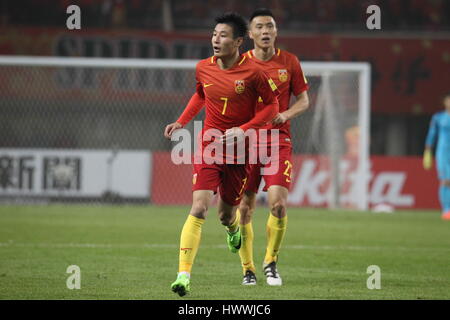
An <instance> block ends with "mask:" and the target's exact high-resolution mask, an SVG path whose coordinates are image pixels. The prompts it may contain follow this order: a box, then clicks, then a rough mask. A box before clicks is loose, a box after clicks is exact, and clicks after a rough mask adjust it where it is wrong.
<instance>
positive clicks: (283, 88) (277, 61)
mask: <svg viewBox="0 0 450 320" xmlns="http://www.w3.org/2000/svg"><path fill="white" fill-rule="evenodd" d="M246 56H247V57H248V58H250V60H252V61H253V62H254V63H255V64H257V65H258V66H259V67H260V68H261V69H263V70H264V71H265V72H266V73H267V74H268V75H269V76H270V77H271V78H272V79H273V81H274V82H275V84H276V86H277V87H278V90H279V92H280V94H279V96H278V102H279V112H280V113H281V112H284V111H286V110H287V109H288V108H289V102H290V99H291V94H293V95H294V96H298V95H299V94H300V93H302V92H304V91H306V90H308V88H309V86H308V81H307V80H306V77H305V75H304V74H303V71H302V68H301V66H300V61H299V60H298V58H297V57H296V56H295V55H293V54H292V53H289V52H287V51H284V50H281V49H275V54H274V55H273V57H272V58H271V59H270V60H268V61H262V60H259V59H258V58H256V57H255V56H254V55H253V50H250V51H247V52H246ZM290 127H291V125H290V121H286V122H285V123H283V124H280V125H276V126H273V125H272V124H268V125H266V126H265V127H264V128H265V129H279V130H280V145H291V134H290Z"/></svg>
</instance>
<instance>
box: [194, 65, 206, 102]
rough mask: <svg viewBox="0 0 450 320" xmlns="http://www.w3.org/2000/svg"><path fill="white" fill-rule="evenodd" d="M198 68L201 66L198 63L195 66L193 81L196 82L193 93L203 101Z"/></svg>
mask: <svg viewBox="0 0 450 320" xmlns="http://www.w3.org/2000/svg"><path fill="white" fill-rule="evenodd" d="M200 68H201V65H200V63H198V64H197V66H196V67H195V81H196V83H195V91H196V92H197V94H198V95H199V96H200V98H202V99H204V98H205V92H204V91H203V84H202V82H201V79H200V72H199V70H200Z"/></svg>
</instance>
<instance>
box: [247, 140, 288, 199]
mask: <svg viewBox="0 0 450 320" xmlns="http://www.w3.org/2000/svg"><path fill="white" fill-rule="evenodd" d="M291 159H292V147H291V146H280V147H279V156H278V170H277V171H276V172H274V173H273V174H272V172H269V173H270V174H262V173H261V168H270V167H271V166H272V165H273V164H272V163H271V162H269V163H267V164H262V163H261V162H258V163H257V164H252V165H250V175H249V178H248V183H247V187H246V188H245V190H246V191H252V192H254V193H257V192H258V190H259V184H260V183H261V179H262V178H264V182H265V185H264V188H263V191H267V189H269V187H270V186H282V187H285V188H286V189H288V190H289V189H290V187H291V180H292V160H291Z"/></svg>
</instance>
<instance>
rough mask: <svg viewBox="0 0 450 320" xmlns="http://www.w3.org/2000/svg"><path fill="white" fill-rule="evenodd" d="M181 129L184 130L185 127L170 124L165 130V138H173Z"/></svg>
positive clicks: (178, 124) (176, 123)
mask: <svg viewBox="0 0 450 320" xmlns="http://www.w3.org/2000/svg"><path fill="white" fill-rule="evenodd" d="M180 128H183V125H182V124H181V123H179V122H173V123H171V124H168V125H167V126H166V129H164V137H166V138H167V139H170V138H171V137H172V133H173V132H174V131H175V130H177V129H180Z"/></svg>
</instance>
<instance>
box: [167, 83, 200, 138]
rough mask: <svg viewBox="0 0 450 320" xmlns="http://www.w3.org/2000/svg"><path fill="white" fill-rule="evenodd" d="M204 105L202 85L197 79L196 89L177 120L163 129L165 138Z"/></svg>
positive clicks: (191, 117)
mask: <svg viewBox="0 0 450 320" xmlns="http://www.w3.org/2000/svg"><path fill="white" fill-rule="evenodd" d="M204 105H205V93H204V91H203V85H202V84H201V82H200V81H198V80H197V84H196V91H195V93H194V94H193V95H192V97H191V99H190V100H189V102H188V104H187V106H186V108H185V109H184V111H183V113H182V114H181V116H180V117H179V118H178V120H177V121H175V122H172V123H170V124H168V125H167V126H166V128H165V130H164V136H165V137H166V138H167V139H170V138H171V137H172V134H173V133H174V131H175V130H177V129H180V128H183V127H184V126H185V125H186V124H188V123H189V122H190V121H191V120H192V119H194V117H195V116H196V115H197V114H198V113H199V112H200V110H201V109H202V108H203V106H204Z"/></svg>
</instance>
